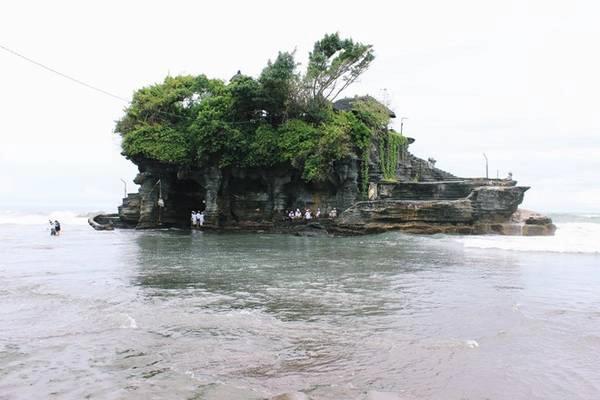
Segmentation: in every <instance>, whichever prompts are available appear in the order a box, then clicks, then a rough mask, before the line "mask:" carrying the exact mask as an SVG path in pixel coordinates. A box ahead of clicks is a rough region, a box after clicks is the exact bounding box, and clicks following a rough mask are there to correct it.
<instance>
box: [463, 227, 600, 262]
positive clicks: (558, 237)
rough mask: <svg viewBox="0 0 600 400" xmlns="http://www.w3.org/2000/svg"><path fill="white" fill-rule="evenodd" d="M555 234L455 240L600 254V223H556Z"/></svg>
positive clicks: (475, 244)
mask: <svg viewBox="0 0 600 400" xmlns="http://www.w3.org/2000/svg"><path fill="white" fill-rule="evenodd" d="M556 225H557V227H558V229H557V230H556V234H555V235H554V236H532V237H527V236H496V235H493V236H465V237H460V238H458V239H457V240H458V241H459V242H461V243H462V244H463V246H465V247H468V248H480V249H501V250H515V251H540V252H554V253H596V254H600V224H597V223H591V222H565V223H558V224H556Z"/></svg>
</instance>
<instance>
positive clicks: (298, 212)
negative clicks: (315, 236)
mask: <svg viewBox="0 0 600 400" xmlns="http://www.w3.org/2000/svg"><path fill="white" fill-rule="evenodd" d="M294 217H295V218H302V213H301V212H300V209H299V208H296V213H295V214H294Z"/></svg>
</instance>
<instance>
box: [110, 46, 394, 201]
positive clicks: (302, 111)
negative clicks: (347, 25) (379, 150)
mask: <svg viewBox="0 0 600 400" xmlns="http://www.w3.org/2000/svg"><path fill="white" fill-rule="evenodd" d="M373 59H374V55H373V50H372V47H371V46H370V45H364V44H361V43H357V42H354V41H353V40H351V39H343V38H340V36H339V35H338V34H331V35H325V37H324V38H323V39H321V40H319V41H317V42H316V43H315V45H314V48H313V50H312V51H311V52H310V54H309V61H308V65H307V68H306V70H305V71H300V70H299V64H298V63H297V62H296V60H295V58H294V53H288V52H280V53H279V55H278V56H277V58H276V59H275V61H273V62H271V61H269V63H268V64H267V66H266V67H265V68H264V69H263V71H262V73H261V74H260V76H259V77H258V78H253V77H250V76H246V75H242V74H241V73H239V72H238V74H236V75H235V76H233V77H232V78H231V79H230V81H229V82H228V83H225V82H224V81H221V80H218V79H209V78H207V77H206V76H204V75H199V76H177V77H167V78H166V79H165V80H164V82H163V83H160V84H155V85H152V86H148V87H145V88H142V89H140V90H138V91H137V92H135V94H134V96H133V99H132V102H131V104H130V106H129V107H128V108H127V109H126V113H125V116H124V117H123V118H122V119H121V120H120V121H118V122H117V126H116V129H115V130H116V132H118V133H120V134H121V136H122V138H123V142H122V146H123V154H124V155H125V156H126V157H128V158H130V159H132V160H134V161H135V160H138V159H154V160H157V161H160V162H163V163H170V164H177V165H185V166H191V167H195V166H205V165H217V166H219V167H221V168H225V167H232V166H237V167H271V166H277V165H285V166H288V167H289V166H291V167H293V168H296V169H297V170H298V171H299V173H300V174H301V176H302V178H303V179H305V180H306V181H321V180H324V179H326V177H327V176H328V175H329V174H330V173H331V172H332V168H333V165H334V163H335V162H336V161H338V160H341V159H343V158H346V157H349V156H355V157H358V158H360V159H362V160H363V168H362V175H363V176H362V182H361V190H362V191H363V193H366V187H367V186H368V159H369V148H370V145H371V143H372V139H373V135H374V134H379V135H382V137H383V140H382V141H381V143H385V146H387V147H386V148H385V149H384V150H386V152H389V151H390V150H394V149H396V150H397V146H398V145H399V143H400V142H398V140H400V139H398V140H397V139H394V138H396V137H399V136H398V135H397V134H393V135H394V136H393V137H392V136H390V135H392V133H390V132H389V131H388V129H387V126H388V123H389V111H388V110H387V109H386V108H385V107H384V106H382V105H381V104H380V103H378V102H376V101H374V100H373V99H372V98H369V97H367V98H363V99H362V100H357V101H354V102H352V106H351V108H350V109H348V110H344V111H334V110H333V108H332V102H333V101H334V100H335V99H336V98H337V97H338V96H339V95H340V93H341V92H342V91H343V90H344V89H345V88H347V87H348V86H349V85H351V84H352V83H353V82H354V81H355V80H356V79H357V78H358V77H359V76H360V75H361V74H362V73H363V72H364V71H365V70H366V69H367V68H368V67H369V65H370V63H371V62H372V61H373ZM387 136H389V138H388V137H387ZM385 157H387V158H386V160H385V162H382V169H383V167H385V168H386V169H385V170H386V171H388V172H390V171H389V170H390V168H393V167H391V165H390V163H391V162H392V161H393V160H392V158H393V157H394V156H389V155H388V156H385ZM395 157H397V156H395ZM396 160H397V158H396Z"/></svg>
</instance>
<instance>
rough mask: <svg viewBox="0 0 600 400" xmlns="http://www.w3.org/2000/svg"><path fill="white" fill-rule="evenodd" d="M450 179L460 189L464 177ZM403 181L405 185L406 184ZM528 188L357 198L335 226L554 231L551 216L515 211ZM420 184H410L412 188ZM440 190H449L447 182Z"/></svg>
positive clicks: (509, 232)
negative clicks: (460, 195)
mask: <svg viewBox="0 0 600 400" xmlns="http://www.w3.org/2000/svg"><path fill="white" fill-rule="evenodd" d="M492 183H493V182H492ZM454 184H456V185H457V187H458V188H460V190H462V189H463V188H464V185H465V183H463V182H455V183H454ZM400 185H404V184H399V185H398V186H400ZM444 185H450V183H448V182H446V183H444ZM404 186H405V187H404V190H408V189H407V187H406V185H404ZM411 187H414V185H412V186H411ZM431 188H432V186H431V185H427V187H426V190H427V193H431ZM527 189H529V188H528V187H519V186H481V187H475V188H473V189H472V190H471V192H470V194H469V195H468V196H467V197H466V198H464V199H458V200H388V199H385V200H376V201H364V202H359V203H356V204H355V205H353V206H352V207H350V208H348V209H347V210H345V211H344V212H343V213H342V215H341V216H340V218H339V219H338V220H337V221H336V227H335V228H334V229H337V230H338V231H339V232H341V233H347V234H349V233H358V234H360V233H371V232H383V231H388V230H403V231H407V232H411V233H429V234H431V233H460V234H500V235H523V236H540V235H553V234H554V231H555V230H556V227H555V226H554V225H553V224H552V221H551V220H550V218H548V217H544V216H541V215H534V214H531V213H527V214H525V213H520V212H517V208H518V205H519V204H520V203H521V202H522V201H523V194H524V193H525V191H527ZM422 190H423V188H418V187H417V188H415V191H417V192H420V191H422ZM436 190H437V189H436ZM443 190H448V187H445V188H444V189H443ZM411 197H412V195H411Z"/></svg>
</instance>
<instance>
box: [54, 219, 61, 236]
mask: <svg viewBox="0 0 600 400" xmlns="http://www.w3.org/2000/svg"><path fill="white" fill-rule="evenodd" d="M54 230H55V231H56V234H57V235H60V222H58V220H57V219H55V220H54Z"/></svg>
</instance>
